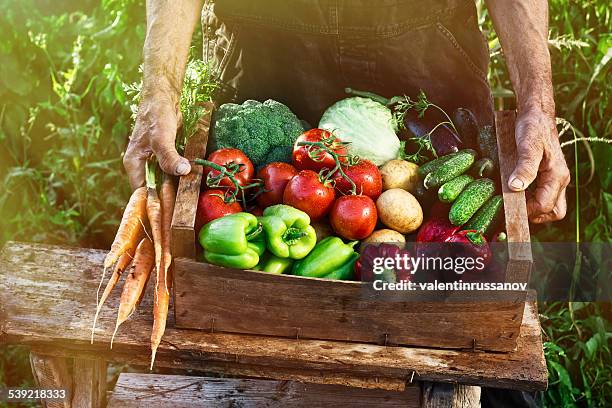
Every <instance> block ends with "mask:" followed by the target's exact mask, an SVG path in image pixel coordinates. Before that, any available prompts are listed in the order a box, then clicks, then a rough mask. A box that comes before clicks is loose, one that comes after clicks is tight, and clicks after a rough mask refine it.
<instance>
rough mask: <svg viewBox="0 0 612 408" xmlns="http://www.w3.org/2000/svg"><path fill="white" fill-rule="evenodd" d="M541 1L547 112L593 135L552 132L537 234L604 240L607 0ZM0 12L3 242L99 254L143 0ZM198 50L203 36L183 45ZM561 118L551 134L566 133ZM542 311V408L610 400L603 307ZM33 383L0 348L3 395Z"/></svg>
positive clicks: (116, 203) (503, 85)
mask: <svg viewBox="0 0 612 408" xmlns="http://www.w3.org/2000/svg"><path fill="white" fill-rule="evenodd" d="M549 3H550V17H551V27H550V49H551V54H552V59H553V79H554V83H555V98H556V101H557V115H558V116H559V117H561V118H563V119H564V120H565V121H567V122H569V123H571V124H572V125H573V127H574V129H575V130H576V136H575V137H578V138H587V139H589V140H590V141H586V142H585V141H581V142H578V143H575V142H573V137H574V136H573V134H572V132H570V131H565V132H564V133H563V135H562V137H561V138H562V141H563V142H564V151H565V153H566V158H567V160H568V163H569V165H570V168H571V169H572V170H573V174H572V176H573V184H572V186H571V187H570V189H569V190H568V198H569V211H568V215H567V217H566V219H565V220H564V221H562V222H560V223H556V224H553V225H547V226H543V227H538V228H534V233H535V235H536V237H537V239H538V240H540V241H543V242H545V241H564V242H578V241H581V242H585V241H586V242H605V243H610V242H611V238H612V223H611V222H610V219H611V217H612V193H611V192H610V187H611V184H612V168H611V166H612V160H610V158H611V157H612V155H611V147H610V144H609V142H610V134H611V133H612V132H611V129H612V116H611V115H610V106H609V103H608V102H609V97H610V95H609V86H608V85H607V84H609V83H610V80H611V78H610V72H611V70H610V59H611V58H612V47H611V45H612V34H611V33H610V31H611V30H610V25H611V24H610V7H609V5H608V2H607V1H605V0H585V1H569V0H550V2H549ZM477 4H478V7H479V11H480V22H481V26H482V28H483V30H484V32H485V34H486V36H487V39H488V41H489V44H490V48H491V51H492V55H493V59H492V66H491V70H490V73H489V80H490V82H491V84H492V86H493V89H494V96H495V100H496V104H497V107H498V108H512V107H513V94H512V91H511V86H510V83H509V79H508V75H507V72H506V69H505V65H504V59H503V54H502V53H501V50H500V45H499V41H498V40H497V37H496V36H495V33H494V31H493V30H492V27H491V24H490V20H489V19H488V18H487V13H486V9H485V8H484V6H483V2H482V1H478V2H477ZM3 6H4V7H3V13H1V14H0V55H2V57H3V58H2V61H3V63H2V64H0V97H1V98H0V215H1V217H0V220H1V221H0V222H1V226H0V245H2V244H3V243H4V242H5V241H6V240H8V239H15V240H28V241H41V242H47V243H61V244H69V245H79V246H90V247H107V246H108V245H109V244H110V241H111V239H112V236H113V234H114V232H115V228H116V225H117V223H118V220H119V217H120V213H121V208H122V206H123V205H124V203H125V201H126V199H127V197H128V193H129V188H128V184H127V182H125V183H118V182H117V180H124V179H125V174H124V172H123V169H122V166H121V154H122V152H123V150H124V148H125V143H126V139H127V135H128V134H129V132H130V128H131V123H132V118H131V115H132V112H131V110H130V105H132V104H133V99H134V96H135V95H134V93H135V92H136V91H137V89H138V87H137V85H133V84H138V83H139V81H140V77H141V74H140V72H139V64H140V63H141V53H140V49H141V47H142V43H143V40H144V33H145V27H144V21H145V16H144V13H145V9H144V0H102V1H93V0H84V1H81V2H75V1H66V0H64V1H51V0H5V2H4V3H3ZM199 49H201V36H200V37H197V38H196V39H195V40H194V50H199ZM200 79H201V78H200ZM200 79H198V78H196V80H198V81H199V80H200ZM126 84H132V85H126ZM204 85H206V84H204ZM207 89H209V88H207ZM209 90H210V89H209ZM567 122H563V121H560V129H566V130H567V129H569V128H567V127H565V126H564V123H567ZM594 139H599V140H603V142H602V141H595V140H594ZM579 272H580V270H578V273H579ZM540 314H541V318H542V324H543V335H544V340H545V355H546V359H547V364H548V368H549V373H550V386H549V390H548V391H547V392H546V393H545V395H544V399H543V404H544V405H545V406H549V407H560V406H568V407H571V406H579V407H591V406H593V407H595V406H605V405H609V404H610V399H611V395H612V390H611V383H612V373H611V372H610V366H612V359H611V358H610V348H609V343H610V337H611V336H612V335H611V331H612V330H611V327H610V326H611V324H610V321H611V317H610V315H611V311H610V305H609V304H607V305H606V304H593V303H567V302H555V303H549V304H541V305H540ZM31 381H32V379H31V374H30V370H29V365H28V360H27V350H26V349H24V348H22V347H8V346H0V387H1V386H3V385H13V386H31V385H32V383H31ZM2 406H3V405H2V403H0V407H2Z"/></svg>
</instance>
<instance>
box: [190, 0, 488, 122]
mask: <svg viewBox="0 0 612 408" xmlns="http://www.w3.org/2000/svg"><path fill="white" fill-rule="evenodd" d="M202 21H203V26H204V28H205V32H204V60H205V61H207V62H209V63H211V64H212V67H213V72H214V75H215V76H216V78H217V79H218V80H220V83H221V88H220V90H219V92H218V95H217V98H216V100H217V101H218V102H219V103H223V102H228V101H237V102H242V101H244V100H245V99H257V100H265V99H268V98H271V99H276V100H278V101H280V102H283V103H285V104H286V105H287V106H289V107H290V108H291V109H292V110H293V111H294V112H295V113H296V114H297V115H298V116H299V117H300V118H301V119H304V120H306V121H307V122H309V123H310V124H311V125H313V126H316V125H317V123H318V120H319V118H320V117H321V114H322V113H323V111H324V110H325V109H326V108H327V107H328V106H330V105H331V104H333V103H334V102H335V101H337V100H339V99H342V98H344V97H346V94H345V93H344V88H346V87H351V88H354V89H359V90H366V91H371V92H375V93H378V94H381V95H383V96H386V97H391V96H394V95H403V94H406V95H409V96H413V97H414V96H416V95H417V93H418V92H419V90H421V89H422V90H423V91H425V93H426V94H427V96H428V98H429V99H430V100H431V101H432V102H434V103H436V104H439V105H441V106H442V107H443V108H445V109H446V110H447V111H448V112H452V110H453V109H455V108H457V107H460V106H461V107H467V108H470V109H471V110H472V111H473V112H474V113H475V115H476V117H477V119H478V121H479V123H480V124H481V125H485V124H492V123H493V102H492V98H491V90H490V88H489V85H488V83H487V78H486V73H487V68H488V64H489V50H488V47H487V43H486V41H485V39H484V37H483V35H482V34H481V32H480V30H479V29H478V23H477V16H476V7H475V4H474V2H473V1H472V0H428V1H423V0H252V1H247V0H216V1H215V2H214V4H212V3H211V2H209V3H207V4H206V5H205V7H204V12H203V15H202Z"/></svg>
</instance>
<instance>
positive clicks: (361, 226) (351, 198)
mask: <svg viewBox="0 0 612 408" xmlns="http://www.w3.org/2000/svg"><path fill="white" fill-rule="evenodd" d="M377 219H378V217H377V213H376V204H374V201H373V200H372V199H371V198H370V197H368V196H364V195H347V196H343V197H340V198H338V199H337V200H336V202H335V203H334V206H333V207H332V210H331V214H330V215H329V221H330V223H331V226H332V228H333V229H334V231H335V232H336V234H338V235H340V236H341V237H342V238H345V239H350V240H360V239H364V238H367V237H368V236H370V234H372V232H373V231H374V228H375V227H376V221H377Z"/></svg>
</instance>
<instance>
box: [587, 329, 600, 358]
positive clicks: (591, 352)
mask: <svg viewBox="0 0 612 408" xmlns="http://www.w3.org/2000/svg"><path fill="white" fill-rule="evenodd" d="M598 348H599V333H595V334H594V335H593V336H592V337H591V338H590V339H589V340H587V342H586V343H585V351H586V356H587V358H588V359H589V360H593V357H595V353H596V352H597V349H598Z"/></svg>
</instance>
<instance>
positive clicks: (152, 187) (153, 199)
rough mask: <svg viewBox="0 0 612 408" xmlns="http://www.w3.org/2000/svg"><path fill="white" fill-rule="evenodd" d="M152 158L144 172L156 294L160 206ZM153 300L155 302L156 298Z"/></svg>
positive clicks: (160, 230)
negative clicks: (153, 249)
mask: <svg viewBox="0 0 612 408" xmlns="http://www.w3.org/2000/svg"><path fill="white" fill-rule="evenodd" d="M153 160H154V159H149V160H148V161H147V162H146V165H145V172H146V180H147V216H148V217H149V225H150V226H151V235H152V237H153V245H154V247H155V276H156V283H155V293H156V294H157V287H158V286H159V282H160V279H159V277H160V273H161V272H162V252H163V251H162V207H161V201H160V200H159V195H158V194H157V185H156V183H155V166H152V165H150V164H149V161H153ZM155 302H157V298H156V299H155Z"/></svg>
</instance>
